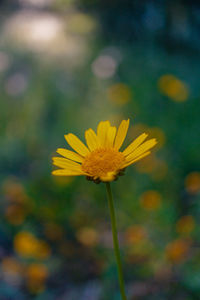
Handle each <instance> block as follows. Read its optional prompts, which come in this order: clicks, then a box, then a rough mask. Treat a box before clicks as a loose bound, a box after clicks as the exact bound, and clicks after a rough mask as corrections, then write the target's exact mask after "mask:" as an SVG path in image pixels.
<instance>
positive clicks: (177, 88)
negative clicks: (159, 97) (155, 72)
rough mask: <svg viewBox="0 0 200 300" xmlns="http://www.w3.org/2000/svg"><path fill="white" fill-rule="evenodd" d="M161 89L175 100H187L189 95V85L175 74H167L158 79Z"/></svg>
mask: <svg viewBox="0 0 200 300" xmlns="http://www.w3.org/2000/svg"><path fill="white" fill-rule="evenodd" d="M158 87H159V89H160V91H161V92H162V93H163V94H164V95H166V96H168V97H169V98H171V99H172V100H174V101H177V102H182V101H186V100H187V99H188V96H189V90H188V87H187V85H186V84H185V83H184V82H183V81H181V80H180V79H178V78H176V77H175V76H174V75H171V74H166V75H163V76H161V77H160V79H159V80H158Z"/></svg>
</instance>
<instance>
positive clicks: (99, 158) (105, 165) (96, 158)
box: [82, 148, 125, 178]
mask: <svg viewBox="0 0 200 300" xmlns="http://www.w3.org/2000/svg"><path fill="white" fill-rule="evenodd" d="M124 160H125V158H124V155H123V154H122V153H121V152H119V151H117V150H116V149H114V148H99V149H96V150H94V151H92V152H91V153H90V154H88V155H87V156H86V157H85V160H84V161H83V163H82V170H83V171H84V172H86V173H88V174H90V175H91V176H92V177H97V178H98V177H100V176H105V175H106V174H107V173H108V172H116V171H118V170H120V167H121V165H122V163H123V162H124Z"/></svg>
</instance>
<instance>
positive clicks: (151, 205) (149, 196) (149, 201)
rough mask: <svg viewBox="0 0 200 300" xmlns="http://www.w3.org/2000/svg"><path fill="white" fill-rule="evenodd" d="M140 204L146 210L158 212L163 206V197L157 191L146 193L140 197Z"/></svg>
mask: <svg viewBox="0 0 200 300" xmlns="http://www.w3.org/2000/svg"><path fill="white" fill-rule="evenodd" d="M140 204H141V206H142V207H143V208H144V209H146V210H156V209H158V208H159V207H160V205H161V195H160V194H159V193H158V192H157V191H153V190H150V191H146V192H145V193H143V194H142V195H141V197H140Z"/></svg>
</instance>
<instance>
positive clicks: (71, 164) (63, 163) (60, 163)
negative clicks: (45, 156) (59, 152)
mask: <svg viewBox="0 0 200 300" xmlns="http://www.w3.org/2000/svg"><path fill="white" fill-rule="evenodd" d="M52 160H53V165H55V166H57V167H60V168H63V169H73V170H77V171H79V170H81V165H80V164H78V163H76V162H75V161H72V160H69V159H67V158H63V157H53V158H52Z"/></svg>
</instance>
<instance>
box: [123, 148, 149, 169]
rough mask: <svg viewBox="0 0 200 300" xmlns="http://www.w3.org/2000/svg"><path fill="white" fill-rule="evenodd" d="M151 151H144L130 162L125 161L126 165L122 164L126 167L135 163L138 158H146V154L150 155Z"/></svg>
mask: <svg viewBox="0 0 200 300" xmlns="http://www.w3.org/2000/svg"><path fill="white" fill-rule="evenodd" d="M150 153H151V152H150V151H148V152H145V153H143V154H142V155H140V156H138V157H137V158H135V159H133V160H131V161H129V162H125V163H124V165H123V166H122V168H126V167H128V166H130V165H132V164H133V163H135V162H136V161H138V160H140V159H142V158H144V157H145V156H147V155H149V154H150Z"/></svg>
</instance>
